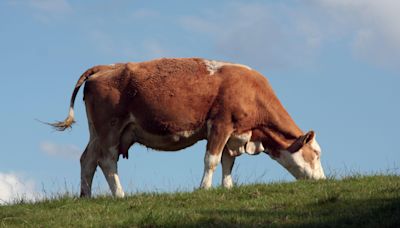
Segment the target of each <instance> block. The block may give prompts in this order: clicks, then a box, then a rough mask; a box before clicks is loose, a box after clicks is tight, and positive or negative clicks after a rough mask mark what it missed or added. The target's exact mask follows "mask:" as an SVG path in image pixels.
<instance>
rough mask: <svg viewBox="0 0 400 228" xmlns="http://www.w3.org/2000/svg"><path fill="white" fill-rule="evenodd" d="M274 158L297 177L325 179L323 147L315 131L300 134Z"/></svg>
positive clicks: (273, 156)
mask: <svg viewBox="0 0 400 228" xmlns="http://www.w3.org/2000/svg"><path fill="white" fill-rule="evenodd" d="M270 156H271V157H272V158H273V159H275V160H276V161H278V162H279V163H280V164H281V165H283V166H284V167H285V168H286V169H287V170H288V171H289V172H290V173H291V174H292V175H293V176H294V177H295V178H296V179H314V180H318V179H325V178H326V177H325V174H324V170H323V169H322V166H321V160H320V157H321V148H320V147H319V145H318V143H317V140H316V139H315V133H314V132H313V131H310V132H308V133H307V134H305V135H303V136H300V137H299V138H298V139H297V140H296V141H295V142H294V143H293V144H292V145H291V146H290V147H289V148H287V150H280V151H278V152H277V153H275V154H274V155H270Z"/></svg>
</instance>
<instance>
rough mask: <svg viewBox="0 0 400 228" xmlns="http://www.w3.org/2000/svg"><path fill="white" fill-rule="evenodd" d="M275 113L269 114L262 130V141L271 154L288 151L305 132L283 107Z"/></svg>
mask: <svg viewBox="0 0 400 228" xmlns="http://www.w3.org/2000/svg"><path fill="white" fill-rule="evenodd" d="M275 111H276V112H275V113H269V115H268V118H267V119H266V121H265V123H264V125H263V127H262V130H261V131H262V132H263V135H264V137H263V139H262V142H263V144H264V147H266V148H267V149H269V150H270V151H271V152H278V151H280V150H286V149H287V148H288V147H290V146H291V145H292V144H293V143H294V142H295V140H296V139H298V138H299V137H300V136H301V135H303V132H302V131H301V130H300V128H299V127H298V126H297V124H296V123H295V122H294V121H293V119H292V118H291V117H290V115H289V114H288V113H287V112H286V110H285V109H284V108H283V107H282V106H281V105H279V109H275Z"/></svg>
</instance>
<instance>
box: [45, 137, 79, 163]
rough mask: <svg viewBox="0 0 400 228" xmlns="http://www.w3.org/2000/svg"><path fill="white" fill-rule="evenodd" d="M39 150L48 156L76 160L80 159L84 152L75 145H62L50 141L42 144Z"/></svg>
mask: <svg viewBox="0 0 400 228" xmlns="http://www.w3.org/2000/svg"><path fill="white" fill-rule="evenodd" d="M39 148H40V150H41V151H43V152H44V153H45V154H47V155H50V156H58V157H61V158H65V159H74V160H76V159H79V156H80V155H81V154H82V152H83V151H82V149H79V148H78V147H77V146H74V145H62V144H56V143H53V142H49V141H45V142H41V143H40V145H39Z"/></svg>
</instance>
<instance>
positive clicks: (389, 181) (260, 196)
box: [0, 175, 400, 227]
mask: <svg viewBox="0 0 400 228" xmlns="http://www.w3.org/2000/svg"><path fill="white" fill-rule="evenodd" d="M0 226H1V227H11V226H26V227H65V226H74V227H75V226H79V227H135V226H136V227H155V226H163V227H164V226H167V227H169V226H173V227H180V226H190V227H251V226H263V227H265V226H267V227H399V226H400V176H396V175H389V176H388V175H386V176H365V177H360V176H356V177H350V178H344V179H342V180H327V181H297V182H293V183H273V184H255V185H247V186H239V187H235V188H233V189H232V190H225V189H222V188H216V189H213V190H210V191H204V190H198V191H194V192H191V193H180V192H178V193H143V194H136V195H131V196H128V197H126V198H125V199H113V198H111V197H106V196H103V197H97V198H95V199H79V198H76V197H70V196H66V197H59V198H58V199H52V200H50V199H49V200H45V201H42V202H37V203H23V202H20V203H17V204H14V205H7V206H0Z"/></svg>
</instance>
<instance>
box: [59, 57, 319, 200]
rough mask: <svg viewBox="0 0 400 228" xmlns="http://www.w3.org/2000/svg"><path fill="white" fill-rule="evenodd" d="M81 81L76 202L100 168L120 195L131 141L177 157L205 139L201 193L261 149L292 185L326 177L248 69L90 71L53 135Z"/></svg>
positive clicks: (185, 66) (226, 182)
mask: <svg viewBox="0 0 400 228" xmlns="http://www.w3.org/2000/svg"><path fill="white" fill-rule="evenodd" d="M85 82H86V84H85V88H84V101H85V105H86V112H87V117H88V122H89V131H90V140H89V143H88V145H87V147H86V149H85V151H84V152H83V154H82V157H81V159H80V161H81V196H90V195H91V185H92V179H93V175H94V172H95V170H96V167H97V166H98V165H99V166H100V167H101V169H102V171H103V173H104V175H105V177H106V179H107V182H108V184H109V186H110V189H111V191H112V193H113V195H114V196H117V197H123V196H124V192H123V190H122V187H121V184H120V181H119V177H118V172H117V161H118V158H119V155H121V154H122V156H123V157H124V158H128V150H129V148H130V147H131V146H132V145H133V144H134V143H140V144H142V145H144V146H146V147H149V148H152V149H155V150H164V151H176V150H181V149H183V148H186V147H188V146H191V145H193V144H195V143H196V142H197V141H199V140H203V139H206V140H207V148H206V153H205V158H204V175H203V179H202V181H201V185H200V187H201V188H206V189H207V188H210V187H211V183H212V176H213V173H214V170H215V168H216V166H217V165H218V163H219V162H222V172H223V179H222V184H223V186H225V187H227V188H230V187H232V186H233V183H232V177H231V170H232V167H233V164H234V160H235V157H236V156H238V155H240V154H242V153H245V152H247V153H249V154H257V153H259V152H261V151H265V152H266V153H268V154H269V155H270V157H271V158H273V159H275V160H276V161H278V162H279V163H280V164H281V165H283V166H284V167H285V168H286V169H287V170H288V171H289V172H290V173H291V174H292V175H293V176H295V177H296V178H297V179H324V178H325V175H324V172H323V169H322V167H321V162H320V155H321V149H320V147H319V145H318V143H317V141H316V140H315V134H314V132H313V131H310V132H308V133H306V134H304V133H303V132H302V131H301V130H300V129H299V127H298V126H297V125H296V124H295V123H294V121H293V120H292V118H291V117H290V116H289V114H288V113H287V112H286V110H285V109H284V107H283V106H282V104H281V103H280V101H279V100H278V98H277V97H276V95H275V94H274V92H273V90H272V88H271V86H270V84H269V83H268V81H267V79H266V78H265V77H264V76H262V75H261V74H260V73H258V72H257V71H255V70H252V69H251V68H249V67H247V66H244V65H240V64H233V63H226V62H219V61H210V60H205V59H201V58H171V59H168V58H163V59H156V60H152V61H148V62H141V63H124V64H113V65H108V66H106V65H102V66H95V67H93V68H91V69H89V70H87V71H86V72H85V73H84V74H83V75H82V76H81V77H80V78H79V80H78V82H77V84H76V86H75V89H74V91H73V94H72V97H71V103H70V109H69V115H68V117H67V118H66V119H65V120H64V121H62V122H58V123H53V124H51V125H52V126H54V127H55V128H56V129H58V130H65V129H66V128H69V127H71V125H72V124H73V123H74V110H73V107H74V101H75V97H76V94H77V93H78V90H79V88H80V86H81V85H82V84H83V83H85ZM264 148H265V149H264Z"/></svg>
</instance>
